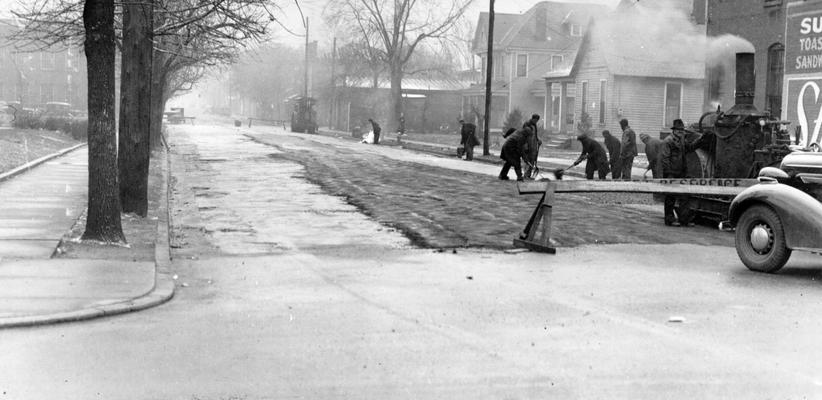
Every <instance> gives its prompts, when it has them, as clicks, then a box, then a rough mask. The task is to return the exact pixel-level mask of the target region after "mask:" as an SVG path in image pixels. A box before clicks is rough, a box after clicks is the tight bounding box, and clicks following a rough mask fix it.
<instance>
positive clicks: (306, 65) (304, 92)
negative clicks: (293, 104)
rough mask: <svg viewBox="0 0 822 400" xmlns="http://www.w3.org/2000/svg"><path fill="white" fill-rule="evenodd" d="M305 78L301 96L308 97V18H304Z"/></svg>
mask: <svg viewBox="0 0 822 400" xmlns="http://www.w3.org/2000/svg"><path fill="white" fill-rule="evenodd" d="M304 69H305V77H304V80H305V82H304V87H303V96H304V97H306V98H307V97H308V17H305V68H304Z"/></svg>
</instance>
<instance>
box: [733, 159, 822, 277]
mask: <svg viewBox="0 0 822 400" xmlns="http://www.w3.org/2000/svg"><path fill="white" fill-rule="evenodd" d="M758 179H759V183H758V184H756V185H753V186H751V187H749V188H747V189H745V190H744V191H742V193H740V194H739V195H737V196H736V197H735V198H734V199H733V201H732V202H731V207H730V209H729V211H728V220H729V221H728V222H729V223H730V227H733V228H734V230H735V234H736V252H737V254H738V255H739V258H740V259H741V260H742V262H743V263H744V264H745V266H746V267H748V268H749V269H751V270H753V271H760V272H775V271H777V270H779V269H780V268H782V267H783V266H784V265H785V263H786V262H787V261H788V258H789V257H790V256H791V252H792V251H793V250H802V251H811V252H822V203H821V202H822V153H818V152H812V151H795V152H792V153H790V154H788V155H786V156H785V158H784V159H783V160H782V162H781V164H780V166H779V168H775V167H766V168H763V169H762V170H760V172H759V177H758ZM723 225H725V224H724V223H723ZM725 226H727V225H725Z"/></svg>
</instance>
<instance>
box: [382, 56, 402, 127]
mask: <svg viewBox="0 0 822 400" xmlns="http://www.w3.org/2000/svg"><path fill="white" fill-rule="evenodd" d="M402 77H403V72H402V65H392V66H391V100H390V101H389V109H388V111H389V112H388V121H387V124H386V125H387V128H388V132H396V131H397V125H398V121H399V120H400V114H401V113H402Z"/></svg>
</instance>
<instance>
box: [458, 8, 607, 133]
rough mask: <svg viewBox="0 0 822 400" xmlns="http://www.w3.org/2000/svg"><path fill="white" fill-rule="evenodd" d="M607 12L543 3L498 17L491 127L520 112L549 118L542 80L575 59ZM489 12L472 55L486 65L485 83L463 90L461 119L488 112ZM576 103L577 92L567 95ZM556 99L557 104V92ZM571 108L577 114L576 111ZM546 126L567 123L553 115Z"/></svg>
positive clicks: (482, 16) (479, 24) (476, 36)
mask: <svg viewBox="0 0 822 400" xmlns="http://www.w3.org/2000/svg"><path fill="white" fill-rule="evenodd" d="M607 11H608V7H606V6H603V5H600V4H589V3H559V2H553V1H543V2H540V3H537V4H536V5H534V6H533V7H532V8H531V9H529V10H528V11H527V12H525V13H524V14H495V15H494V33H493V39H494V40H493V58H492V65H493V71H492V74H493V75H492V77H493V78H492V79H493V83H492V92H491V96H492V101H491V105H492V107H491V113H490V116H489V118H490V122H489V125H490V126H491V127H492V128H498V127H501V126H502V124H503V122H504V120H505V117H506V115H508V114H509V113H510V112H511V111H513V110H514V109H518V110H519V111H520V112H521V113H522V114H523V116H526V115H530V114H531V113H539V114H544V113H545V111H546V110H545V106H546V104H547V102H546V98H545V82H544V80H543V76H544V75H545V74H546V73H547V72H550V71H552V70H554V69H556V68H559V66H561V65H563V64H565V63H566V60H568V59H572V58H573V57H574V55H575V54H576V51H577V48H578V47H579V44H580V42H581V40H582V37H583V35H584V34H585V29H586V27H587V26H588V22H589V21H590V20H591V19H592V18H596V17H599V16H602V15H604V14H605V13H606V12H607ZM488 20H489V14H488V13H481V14H480V17H479V21H478V22H477V30H476V32H475V34H474V39H473V44H472V52H473V53H474V54H475V55H476V56H477V57H478V58H479V59H480V63H481V65H482V74H481V79H482V80H481V81H480V82H476V83H475V84H474V85H472V86H471V88H469V89H467V90H465V91H463V115H464V116H465V117H466V118H472V117H473V118H475V119H478V117H479V116H480V115H482V114H483V113H484V110H485V77H486V76H487V75H486V73H487V71H486V66H487V60H488V26H489V24H488ZM565 95H566V96H565V97H566V98H565V101H566V102H573V101H574V93H573V92H569V93H565ZM552 96H556V97H557V99H558V101H557V102H556V104H559V103H560V101H559V96H560V92H559V89H557V91H556V92H555V93H552ZM570 109H572V110H573V107H571V108H570ZM554 115H555V117H554V118H553V119H552V120H547V119H544V120H543V121H542V123H543V126H545V127H546V128H551V127H553V128H555V129H557V128H558V127H559V126H560V124H561V123H563V120H562V119H561V118H560V117H559V116H558V112H557V113H554Z"/></svg>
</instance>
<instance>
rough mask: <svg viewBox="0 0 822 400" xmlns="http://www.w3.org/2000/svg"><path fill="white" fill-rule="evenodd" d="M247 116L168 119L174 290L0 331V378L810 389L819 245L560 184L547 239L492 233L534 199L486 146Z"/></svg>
mask: <svg viewBox="0 0 822 400" xmlns="http://www.w3.org/2000/svg"><path fill="white" fill-rule="evenodd" d="M251 134H252V136H254V137H255V138H256V140H252V139H251V138H249V137H248V136H246V135H244V134H243V132H240V131H237V130H236V129H234V128H230V127H209V126H176V127H174V128H173V130H172V132H171V135H170V138H169V141H170V143H171V146H172V154H171V164H172V174H173V179H172V185H173V190H172V205H171V211H172V213H173V216H172V224H173V227H172V228H173V235H174V238H173V246H174V249H173V256H174V259H173V266H172V267H173V269H174V271H175V273H176V274H178V293H177V295H176V296H175V298H174V300H173V301H171V302H170V303H167V304H165V305H163V306H160V307H157V308H153V309H150V310H146V311H143V312H139V313H134V314H126V315H121V316H118V317H113V318H106V319H100V320H93V321H88V322H83V323H76V324H64V325H56V326H47V327H40V328H27V329H12V330H5V331H0V354H2V356H0V360H2V364H3V368H2V370H0V399H54V398H61V399H93V398H100V399H284V398H285V399H287V398H294V399H297V398H310V399H341V398H342V399H420V398H423V399H430V398H454V399H545V398H559V399H615V398H619V399H659V398H665V399H694V398H700V399H711V398H734V399H736V398H744V399H801V398H818V397H820V396H822V372H820V371H822V347H820V346H818V337H819V332H822V319H820V318H819V317H818V316H819V315H820V312H822V291H820V288H819V284H818V282H817V280H818V279H819V278H820V263H819V258H818V257H817V256H812V255H801V254H797V255H795V256H794V258H793V259H792V260H791V262H790V263H789V264H788V266H787V267H786V268H785V269H784V270H783V271H782V272H781V273H779V274H760V273H753V272H749V271H748V270H746V269H745V268H744V267H743V266H742V265H741V263H740V262H739V260H738V259H737V257H736V255H735V253H734V250H733V248H731V247H728V245H727V244H728V243H729V242H728V240H727V237H728V235H727V234H722V233H721V232H714V231H710V230H708V229H707V228H698V229H685V228H666V227H663V226H660V225H661V213H660V212H659V211H658V210H656V208H655V207H656V206H647V205H646V206H643V207H640V206H630V205H624V206H623V205H615V204H613V205H610V207H605V208H607V209H608V212H605V211H601V210H599V208H600V206H601V204H598V203H597V202H594V201H593V200H591V199H590V198H586V197H582V196H580V197H578V198H574V201H572V202H570V203H568V206H569V207H568V208H569V213H571V214H572V215H575V216H577V217H579V218H584V219H583V220H581V221H578V220H575V221H573V223H571V221H569V222H568V223H567V224H566V225H564V226H563V227H562V228H560V229H558V230H559V232H558V236H557V237H558V238H559V239H558V240H564V241H565V242H563V243H562V245H563V247H561V248H560V249H559V252H558V254H557V255H555V256H550V255H545V254H538V253H530V252H514V253H511V252H505V251H501V250H500V249H504V248H505V247H506V246H507V243H510V238H511V236H512V235H513V234H515V233H516V232H517V231H518V230H519V229H521V225H522V224H523V223H524V222H525V219H527V215H528V214H529V213H530V208H531V207H532V206H533V203H535V201H536V199H533V198H526V197H525V196H518V195H516V194H515V192H516V190H515V189H514V187H513V184H512V183H510V182H498V181H495V180H494V179H493V178H494V176H493V175H494V174H495V173H496V171H497V168H498V167H497V166H492V165H485V166H483V165H475V164H473V163H468V162H464V161H459V160H448V159H442V158H438V157H431V156H426V155H419V154H414V153H408V152H403V151H402V150H398V149H392V148H384V147H380V146H369V147H363V146H365V145H358V144H356V143H339V144H337V143H336V142H335V139H333V138H321V137H316V136H307V135H299V134H297V135H293V134H288V133H286V132H282V131H273V130H272V131H262V130H261V131H256V132H251ZM403 153H404V155H403ZM326 171H328V172H327V173H326ZM357 171H358V172H360V173H361V174H366V177H361V176H360V175H357V174H355V173H354V172H357ZM403 177H405V178H403ZM349 181H350V183H349ZM311 182H316V183H319V185H318V184H314V183H311ZM333 182H339V185H338V186H332V185H331V183H333ZM358 193H359V194H358ZM412 194H413V195H414V196H412ZM357 199H360V200H357ZM362 199H365V200H362ZM397 202H399V203H397ZM486 202H499V204H500V206H499V207H497V204H496V203H494V205H493V206H492V205H486ZM351 203H354V204H353V205H352V204H351ZM466 203H468V204H466ZM432 204H437V205H438V207H434V206H433V205H432ZM518 205H519V206H520V207H518ZM572 205H576V206H575V207H571V206H572ZM520 208H524V210H521V209H520ZM558 208H560V207H558ZM622 210H628V211H631V210H633V211H634V212H635V214H632V215H631V216H624V215H622V214H621V211H622ZM641 210H646V211H644V212H640V211H641ZM654 210H656V211H654ZM463 211H470V212H472V213H479V215H476V214H472V215H470V216H467V217H463V216H453V215H451V214H460V213H462V212H463ZM523 218H524V219H523ZM569 218H570V217H569ZM487 219H492V220H493V223H490V222H487V221H486V220H487ZM597 219H599V220H600V222H599V223H597V222H596V221H597ZM624 221H627V222H628V223H627V226H623V225H622V222H624ZM605 222H608V223H609V224H605ZM494 229H496V231H495V230H494ZM478 232H485V233H484V234H480V233H478ZM494 232H496V233H494ZM491 234H495V235H496V236H495V237H498V238H499V240H490V239H484V236H488V235H491ZM723 235H724V236H723ZM712 237H716V238H719V239H722V240H725V242H720V243H719V245H716V243H713V242H711V240H713V239H711V238H712ZM675 238H684V239H687V240H681V242H680V243H673V242H674V241H675ZM632 240H635V241H636V242H631V241H632ZM484 241H485V242H484ZM600 242H608V243H615V244H607V245H606V244H599V243H600ZM483 243H496V245H489V246H485V245H484V244H483ZM420 246H430V247H420ZM466 246H467V247H466Z"/></svg>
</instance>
